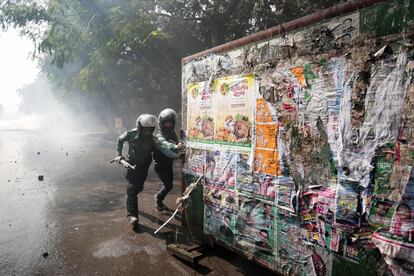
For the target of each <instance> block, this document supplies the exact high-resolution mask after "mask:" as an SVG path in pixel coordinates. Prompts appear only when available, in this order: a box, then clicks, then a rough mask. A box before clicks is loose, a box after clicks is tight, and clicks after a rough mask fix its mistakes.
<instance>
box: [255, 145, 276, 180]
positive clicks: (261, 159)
mask: <svg viewBox="0 0 414 276" xmlns="http://www.w3.org/2000/svg"><path fill="white" fill-rule="evenodd" d="M279 162H280V160H279V154H278V151H277V150H271V149H257V148H256V149H255V150H254V172H255V173H264V174H270V175H275V176H278V175H280V174H281V172H280V163H279Z"/></svg>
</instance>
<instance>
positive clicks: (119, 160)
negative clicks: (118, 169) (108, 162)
mask: <svg viewBox="0 0 414 276" xmlns="http://www.w3.org/2000/svg"><path fill="white" fill-rule="evenodd" d="M121 160H125V157H123V156H122V155H120V156H117V157H115V159H114V161H115V162H117V163H121Z"/></svg>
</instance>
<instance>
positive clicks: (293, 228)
mask: <svg viewBox="0 0 414 276" xmlns="http://www.w3.org/2000/svg"><path fill="white" fill-rule="evenodd" d="M276 221H277V258H278V261H279V263H280V264H281V267H283V270H284V272H285V273H284V274H287V275H299V274H300V273H299V272H300V271H302V270H303V269H304V265H307V264H308V263H309V262H308V256H309V255H310V254H309V253H310V252H309V250H308V245H306V244H305V243H304V242H302V231H301V229H300V227H299V225H298V223H297V221H296V220H295V217H291V216H285V215H283V214H282V213H280V212H278V214H277V220H276Z"/></svg>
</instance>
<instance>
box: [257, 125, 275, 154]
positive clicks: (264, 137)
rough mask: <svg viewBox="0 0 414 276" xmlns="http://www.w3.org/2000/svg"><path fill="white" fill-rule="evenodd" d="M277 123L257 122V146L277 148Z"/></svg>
mask: <svg viewBox="0 0 414 276" xmlns="http://www.w3.org/2000/svg"><path fill="white" fill-rule="evenodd" d="M277 134H278V127H277V124H256V148H265V149H273V150H275V149H277Z"/></svg>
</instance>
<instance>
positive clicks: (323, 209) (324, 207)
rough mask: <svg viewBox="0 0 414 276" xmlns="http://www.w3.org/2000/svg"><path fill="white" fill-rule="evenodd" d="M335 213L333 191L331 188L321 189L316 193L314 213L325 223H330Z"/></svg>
mask: <svg viewBox="0 0 414 276" xmlns="http://www.w3.org/2000/svg"><path fill="white" fill-rule="evenodd" d="M334 211H335V190H334V189H333V188H322V189H321V190H320V191H319V192H318V198H317V202H316V213H317V214H318V216H319V217H322V218H324V219H325V221H326V222H328V223H332V222H333V218H334Z"/></svg>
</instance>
